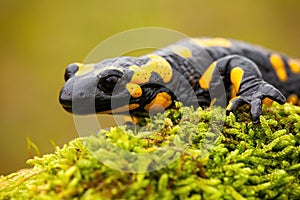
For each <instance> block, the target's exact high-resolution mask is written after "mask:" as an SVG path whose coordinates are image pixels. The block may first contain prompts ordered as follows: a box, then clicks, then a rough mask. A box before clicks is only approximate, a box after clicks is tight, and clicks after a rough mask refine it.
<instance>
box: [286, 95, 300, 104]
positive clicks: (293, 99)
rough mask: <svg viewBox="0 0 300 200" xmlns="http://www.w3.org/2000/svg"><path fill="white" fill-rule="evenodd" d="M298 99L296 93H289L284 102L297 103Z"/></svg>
mask: <svg viewBox="0 0 300 200" xmlns="http://www.w3.org/2000/svg"><path fill="white" fill-rule="evenodd" d="M298 101H299V98H298V96H297V95H296V94H291V95H290V96H289V97H288V98H287V100H286V102H288V103H292V104H294V105H297V103H298Z"/></svg>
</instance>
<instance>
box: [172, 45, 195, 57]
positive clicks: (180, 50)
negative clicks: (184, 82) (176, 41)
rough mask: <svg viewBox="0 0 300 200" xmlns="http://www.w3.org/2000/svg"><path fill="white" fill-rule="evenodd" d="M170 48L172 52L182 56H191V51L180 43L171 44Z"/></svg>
mask: <svg viewBox="0 0 300 200" xmlns="http://www.w3.org/2000/svg"><path fill="white" fill-rule="evenodd" d="M170 48H171V50H172V51H173V52H174V53H176V54H178V55H180V56H182V57H184V58H190V57H192V51H191V50H190V49H188V48H187V47H184V46H180V45H172V46H170Z"/></svg>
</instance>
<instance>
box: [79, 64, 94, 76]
mask: <svg viewBox="0 0 300 200" xmlns="http://www.w3.org/2000/svg"><path fill="white" fill-rule="evenodd" d="M76 65H77V66H78V67H79V69H78V71H77V72H76V73H75V75H76V76H81V75H84V74H87V73H89V72H91V71H93V70H94V69H95V65H94V64H86V65H85V64H82V63H76Z"/></svg>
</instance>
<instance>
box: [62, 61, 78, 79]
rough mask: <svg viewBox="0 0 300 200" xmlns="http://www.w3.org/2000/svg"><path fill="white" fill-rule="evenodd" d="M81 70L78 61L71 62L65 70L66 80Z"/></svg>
mask: <svg viewBox="0 0 300 200" xmlns="http://www.w3.org/2000/svg"><path fill="white" fill-rule="evenodd" d="M78 70H79V66H78V64H76V63H72V64H70V65H69V66H68V67H67V68H66V71H65V81H67V80H69V79H70V78H71V77H73V76H74V75H75V73H76V72H77V71H78Z"/></svg>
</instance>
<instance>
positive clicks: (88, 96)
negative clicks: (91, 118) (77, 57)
mask: <svg viewBox="0 0 300 200" xmlns="http://www.w3.org/2000/svg"><path fill="white" fill-rule="evenodd" d="M171 79H172V68H171V66H170V64H169V63H168V62H167V61H166V60H165V59H163V58H162V57H160V56H156V55H147V56H143V57H139V58H134V57H119V58H114V59H108V60H104V61H102V62H99V63H97V64H86V65H84V64H79V63H74V64H71V65H69V66H68V67H67V69H66V71H65V80H66V83H65V85H64V87H63V88H62V89H61V91H60V95H59V101H60V103H61V105H62V106H63V108H64V109H65V110H66V111H68V112H72V113H75V114H92V113H122V112H127V111H130V112H132V111H137V110H139V111H149V109H150V107H151V106H154V107H155V106H156V107H157V108H158V107H159V106H161V107H163V108H166V107H169V106H170V105H171V104H172V97H171V95H170V93H169V91H168V89H167V88H166V87H164V84H166V83H168V82H170V81H171ZM157 104H159V106H158V105H157Z"/></svg>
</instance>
